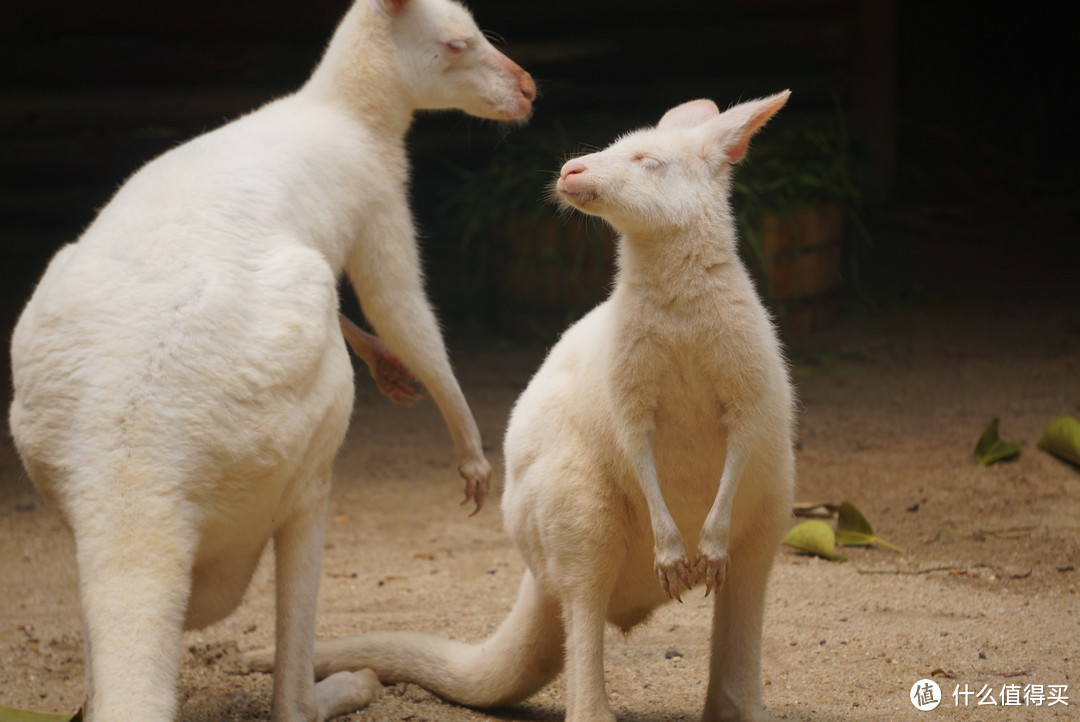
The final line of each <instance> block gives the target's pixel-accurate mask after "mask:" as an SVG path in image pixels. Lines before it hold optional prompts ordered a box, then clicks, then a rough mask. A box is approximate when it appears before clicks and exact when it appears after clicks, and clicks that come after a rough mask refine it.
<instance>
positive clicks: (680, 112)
mask: <svg viewBox="0 0 1080 722" xmlns="http://www.w3.org/2000/svg"><path fill="white" fill-rule="evenodd" d="M718 115H720V109H719V108H717V107H716V103H714V102H712V101H711V100H706V99H704V98H703V99H701V100H691V101H690V102H688V103H683V104H682V105H676V106H675V107H674V108H672V109H671V110H669V111H668V112H666V113H664V117H663V118H661V119H660V122H659V123H657V124H656V127H657V128H662V129H664V130H676V129H683V130H686V129H689V128H696V127H698V126H699V125H701V124H702V123H704V122H705V121H706V120H709V119H710V118H715V117H716V116H718Z"/></svg>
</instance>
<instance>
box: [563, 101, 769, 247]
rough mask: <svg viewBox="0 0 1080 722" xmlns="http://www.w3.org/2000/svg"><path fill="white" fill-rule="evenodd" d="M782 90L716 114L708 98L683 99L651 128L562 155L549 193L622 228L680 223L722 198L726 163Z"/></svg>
mask: <svg viewBox="0 0 1080 722" xmlns="http://www.w3.org/2000/svg"><path fill="white" fill-rule="evenodd" d="M789 95H790V92H789V91H786V90H785V91H784V92H782V93H777V94H776V95H771V96H769V97H766V98H761V99H759V100H752V101H749V102H746V103H742V104H739V105H736V106H734V107H732V108H730V109H729V110H727V111H725V112H723V113H721V112H720V110H719V108H717V107H716V104H715V103H713V102H712V101H711V100H693V101H690V102H689V103H683V104H682V105H679V106H677V107H675V108H672V109H671V110H669V111H668V112H667V113H666V114H665V115H664V117H663V118H661V119H660V122H659V123H658V124H657V125H656V127H653V128H645V129H642V130H638V131H635V132H632V133H629V134H627V135H625V136H623V137H621V138H619V139H618V140H616V141H615V142H614V143H613V144H611V145H610V146H608V147H607V148H605V149H604V150H602V151H600V152H598V153H592V154H590V155H586V156H582V157H580V158H576V159H574V160H570V161H567V162H566V164H565V165H563V167H562V171H561V173H560V175H559V180H558V181H557V182H556V186H555V188H556V192H557V193H558V195H559V196H560V198H561V199H562V201H563V202H564V203H566V204H567V205H570V206H572V207H574V208H577V209H578V210H580V211H582V212H584V213H587V214H589V215H595V216H601V217H603V218H605V219H606V220H607V221H609V222H610V223H611V224H612V225H614V226H615V227H617V228H619V229H620V230H622V231H624V232H634V231H655V230H660V229H664V228H673V227H685V226H686V225H688V224H691V223H693V222H694V219H697V218H700V217H701V216H702V213H703V209H707V208H710V207H712V206H714V205H715V204H717V203H718V202H723V201H724V200H725V199H726V197H727V194H728V192H729V188H730V168H731V165H732V164H733V163H738V162H739V161H741V160H742V159H743V158H744V157H745V156H746V151H747V147H748V146H749V143H750V138H751V136H753V134H754V133H755V132H757V130H758V129H759V128H761V126H763V125H764V124H765V123H766V122H767V121H768V120H769V118H771V117H772V116H773V115H774V114H775V113H776V112H777V111H778V110H780V108H781V107H782V106H783V105H784V103H785V102H787V99H788V96H789Z"/></svg>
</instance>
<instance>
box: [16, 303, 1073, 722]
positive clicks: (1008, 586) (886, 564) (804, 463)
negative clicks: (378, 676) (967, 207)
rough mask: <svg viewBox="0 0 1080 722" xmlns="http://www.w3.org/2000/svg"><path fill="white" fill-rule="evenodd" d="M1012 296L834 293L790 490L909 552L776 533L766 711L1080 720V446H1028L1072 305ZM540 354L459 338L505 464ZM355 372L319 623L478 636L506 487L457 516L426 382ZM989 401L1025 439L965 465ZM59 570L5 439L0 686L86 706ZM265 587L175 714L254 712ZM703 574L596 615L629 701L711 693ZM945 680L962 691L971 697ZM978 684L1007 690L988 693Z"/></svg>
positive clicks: (1067, 407) (268, 581)
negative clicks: (947, 302) (838, 313)
mask: <svg viewBox="0 0 1080 722" xmlns="http://www.w3.org/2000/svg"><path fill="white" fill-rule="evenodd" d="M1001 306H1002V308H1000V309H998V310H997V311H995V312H994V313H995V314H997V320H996V322H995V323H994V324H993V327H992V328H991V327H990V326H989V325H988V321H987V316H986V308H985V307H980V308H978V309H974V308H972V307H970V306H968V307H965V306H963V305H959V306H956V305H954V306H951V307H949V308H944V309H942V308H939V309H936V310H934V311H933V313H929V312H927V311H926V310H923V311H921V312H910V311H896V312H892V313H888V314H885V315H879V316H876V317H873V318H871V317H866V316H854V317H847V318H846V319H843V320H842V321H841V323H840V324H839V325H838V326H837V327H836V328H834V329H833V330H831V331H828V332H825V333H823V334H821V335H819V336H816V337H814V338H813V339H812V340H811V341H808V342H803V343H801V344H798V345H797V347H796V348H795V349H794V351H793V358H794V361H795V363H796V383H797V386H798V394H799V398H800V401H801V405H802V409H801V414H800V421H799V438H800V449H799V454H798V461H799V473H798V485H799V491H798V494H797V496H798V498H799V500H801V501H808V502H809V501H813V502H840V501H842V500H850V501H852V502H853V503H855V504H856V505H857V506H858V507H859V508H860V509H861V510H862V511H863V512H864V513H865V515H866V516H867V517H868V519H869V520H870V522H871V523H872V524H873V525H874V526H875V528H876V531H877V532H878V534H879V535H880V536H881V537H883V538H885V539H888V540H890V541H892V542H893V543H895V544H898V545H900V546H902V547H905V548H906V550H907V553H906V554H904V555H898V554H895V553H892V552H889V551H886V550H882V549H877V548H870V549H849V550H847V551H846V554H847V555H848V557H849V561H848V562H847V563H843V564H838V563H830V562H826V561H822V560H819V559H815V558H809V557H805V556H800V555H799V554H796V553H794V552H793V551H792V550H790V549H786V548H783V549H781V550H780V551H779V552H778V555H777V561H776V565H775V568H774V573H773V576H772V579H771V583H770V590H769V597H768V611H767V619H766V629H765V642H764V651H763V657H764V659H763V669H762V673H763V677H764V681H765V688H764V689H765V703H766V707H767V708H768V710H769V711H771V712H772V713H773V714H775V715H777V716H779V717H781V718H783V719H787V720H886V719H887V720H907V719H933V718H935V716H936V718H939V719H956V720H1026V719H1032V720H1051V719H1054V720H1057V719H1062V720H1064V719H1080V683H1078V679H1080V595H1078V592H1077V587H1078V583H1080V470H1078V469H1077V468H1076V467H1073V466H1070V465H1068V464H1066V463H1063V462H1061V461H1059V460H1057V459H1055V458H1053V457H1051V456H1049V455H1047V454H1045V453H1043V452H1042V451H1040V450H1038V449H1037V448H1036V447H1035V442H1036V440H1037V439H1038V436H1039V433H1040V431H1041V429H1042V428H1043V426H1044V425H1045V424H1046V423H1047V422H1048V421H1049V420H1050V419H1051V418H1052V417H1054V416H1057V415H1061V414H1071V415H1074V416H1080V377H1078V375H1077V371H1078V370H1080V315H1078V314H1077V313H1076V310H1075V308H1073V309H1072V310H1067V309H1066V310H1060V309H1059V310H1054V308H1053V307H1041V306H1037V305H1034V306H1033V305H1017V306H1013V305H1010V304H1005V303H1002V304H1001ZM541 355H542V352H541V351H523V350H515V351H505V352H494V351H483V352H459V353H458V354H457V356H456V359H455V361H456V364H457V366H458V368H459V372H460V374H459V375H460V378H461V380H462V383H463V386H464V388H465V390H466V393H467V395H468V397H469V399H470V401H471V403H472V406H473V409H474V411H475V414H476V417H477V420H478V422H479V424H480V428H481V430H482V432H483V434H484V436H485V439H486V440H487V443H488V447H489V448H488V453H489V456H490V458H491V460H492V462H493V463H494V464H495V465H496V468H497V474H498V476H499V478H501V461H502V460H501V455H500V451H499V446H500V443H501V438H502V431H503V428H504V424H505V421H506V418H507V415H508V412H509V409H510V407H511V404H512V403H513V400H514V398H515V397H516V395H517V394H518V393H519V392H520V390H521V389H522V388H524V385H525V384H526V382H527V380H528V378H529V377H530V375H531V373H532V372H533V370H534V369H535V368H536V366H537V365H538V363H539V361H540V359H541ZM358 379H359V381H358V398H357V403H356V409H355V415H354V419H353V424H352V427H351V430H350V433H349V438H348V440H347V442H346V444H345V447H344V449H343V451H342V454H341V456H340V459H339V463H338V465H337V470H336V487H335V490H334V493H333V500H332V508H331V511H330V519H329V520H328V530H329V531H328V537H327V543H326V555H325V560H324V564H323V567H324V569H323V579H322V586H321V590H320V599H319V634H320V635H335V634H344V633H358V632H363V631H368V630H379V629H413V630H423V631H428V632H434V633H437V634H442V635H447V636H451V637H455V638H458V639H464V640H478V639H481V638H483V637H484V636H485V635H487V634H488V633H489V632H490V631H491V630H492V629H493V628H494V627H495V625H496V624H497V623H498V622H499V621H500V620H501V619H502V618H503V617H504V615H505V614H506V612H507V610H508V609H509V607H510V605H511V603H512V601H513V599H514V596H515V593H516V589H517V585H518V582H519V579H520V576H521V573H522V568H523V564H522V561H521V559H520V558H519V556H518V555H517V553H516V551H515V550H514V549H513V547H512V546H511V544H510V542H509V540H508V538H507V536H506V534H505V532H504V531H503V529H502V527H501V524H500V513H499V507H498V500H497V499H494V500H493V502H492V503H491V504H490V505H489V506H488V507H487V508H485V509H484V511H483V512H482V513H481V514H480V515H479V516H477V517H475V518H469V517H468V516H467V513H466V511H465V510H464V509H462V508H460V507H459V506H458V501H459V494H460V487H459V484H458V479H457V478H456V474H455V472H454V468H453V467H454V462H453V454H452V450H451V445H450V442H449V438H448V434H447V433H446V431H445V429H444V428H443V426H442V424H441V421H440V419H439V417H438V415H437V413H436V411H435V409H434V407H433V405H432V404H431V403H430V402H425V403H424V404H422V405H420V406H418V407H414V408H412V409H402V408H396V407H393V406H391V405H390V404H389V403H388V402H387V401H385V400H384V399H382V398H381V397H380V396H379V395H378V394H377V392H376V391H375V390H374V388H373V386H372V385H371V384H370V383H369V381H368V379H367V378H366V376H359V377H358ZM993 416H1000V417H1001V418H1002V427H1001V428H1002V435H1003V436H1004V437H1005V438H1008V439H1011V440H1015V441H1017V442H1019V443H1020V444H1021V445H1022V447H1023V451H1022V454H1021V455H1020V457H1019V459H1017V460H1016V461H1013V462H1010V463H1003V464H999V465H995V466H992V467H988V468H980V467H979V466H977V465H976V464H975V463H974V461H973V459H972V448H973V445H974V442H975V439H976V438H977V437H978V435H979V433H980V431H981V430H982V428H983V426H984V425H985V424H986V423H987V422H988V421H989V419H990V418H991V417H993ZM74 583H75V582H74V564H73V553H72V543H71V540H70V538H69V535H68V534H67V533H66V531H65V530H64V528H63V527H62V525H61V523H60V521H59V518H58V517H57V515H56V514H55V513H54V512H53V511H52V510H51V509H50V508H49V507H47V506H46V505H44V503H43V502H42V500H41V498H40V496H39V495H38V494H37V492H36V491H35V490H34V488H33V487H32V485H31V484H30V482H29V481H28V479H27V478H26V477H25V474H24V473H23V472H22V471H21V468H20V467H19V464H18V461H17V459H16V458H15V456H14V454H13V452H12V450H11V447H10V442H4V443H3V444H0V706H2V705H9V706H17V707H24V708H33V709H38V710H43V711H55V712H62V711H69V710H74V709H75V708H77V707H78V706H79V704H80V700H81V696H82V661H81V653H82V643H81V639H80V637H81V635H80V628H79V620H78V606H77V600H76V596H75V592H74V588H75V587H74ZM272 585H273V578H272V569H271V566H270V565H269V564H267V563H266V560H265V559H264V562H263V564H262V565H261V566H260V568H259V571H258V572H257V573H256V576H255V579H254V581H253V582H252V584H251V587H250V589H249V591H248V594H247V596H246V598H245V600H244V602H243V604H242V605H241V607H240V608H239V609H238V610H237V612H236V613H235V614H234V615H233V616H232V617H230V618H229V619H227V620H226V621H224V622H222V623H219V624H217V625H215V626H213V627H211V628H209V629H206V630H203V631H199V632H192V633H189V634H187V635H186V636H185V641H184V650H183V671H182V679H181V683H180V688H181V696H182V719H184V720H189V721H191V722H196V721H201V720H207V721H209V720H265V719H268V715H269V694H270V678H269V676H267V675H263V674H252V675H244V674H242V673H241V669H240V666H239V652H240V651H242V650H247V649H251V648H254V647H259V646H264V645H266V644H268V643H269V642H270V640H271V637H272V629H273V609H272ZM701 594H702V593H701V592H700V591H695V592H693V593H691V594H690V595H688V597H687V598H686V603H685V604H682V605H676V604H671V605H668V606H666V607H664V608H662V609H660V610H659V611H658V612H657V613H656V615H655V616H654V618H653V619H652V620H651V621H650V622H649V623H648V624H646V625H644V626H643V627H641V628H639V629H638V630H636V631H634V632H633V633H632V634H631V635H630V636H629V637H626V638H624V637H623V636H621V635H620V634H618V633H616V632H614V631H611V632H610V633H609V637H608V646H607V682H608V692H609V694H610V697H611V700H612V703H613V705H614V707H615V710H616V713H617V715H618V717H619V719H620V720H626V721H628V722H629V721H634V722H661V721H667V720H690V719H696V718H698V717H699V716H700V713H701V710H702V707H703V698H704V690H705V684H706V670H707V664H708V659H707V645H708V629H709V618H710V610H711V604H710V603H709V602H708V601H706V600H704V599H702V596H701ZM923 678H932V679H934V680H935V681H936V682H937V683H938V684H939V685H940V686H941V689H942V692H943V695H944V697H945V699H944V701H943V702H942V705H941V707H939V708H938V709H937V710H935V711H934V712H919V711H917V710H915V708H914V707H913V706H912V704H911V703H910V702H909V700H908V694H909V690H910V688H911V687H912V685H913V684H914V683H915V682H916V681H917V680H920V679H923ZM1028 685H1036V686H1037V685H1041V686H1042V687H1043V688H1044V690H1046V691H1049V688H1050V686H1051V685H1067V689H1066V690H1064V694H1065V695H1066V696H1067V697H1068V700H1067V701H1068V706H1066V705H1065V704H1062V703H1060V702H1059V703H1058V704H1055V705H1053V706H1049V705H1050V703H1051V701H1053V700H1052V699H1051V698H1050V697H1049V695H1048V696H1047V698H1046V699H1045V700H1044V701H1043V704H1042V706H1038V707H1037V706H1035V705H1034V703H1033V702H1032V701H1030V700H1029V702H1028V704H1026V705H1025V704H1024V702H1023V700H1022V699H1021V701H1020V704H1019V706H1017V705H1004V704H1003V702H1005V701H1011V700H1009V699H1008V695H1009V694H1011V693H1012V692H1013V691H1015V690H1016V689H1017V688H1021V689H1022V688H1024V687H1027V686H1028ZM1014 686H1015V687H1014ZM563 690H564V686H563V682H562V680H561V678H560V679H559V680H557V681H556V682H555V683H553V684H552V685H551V686H549V687H548V688H546V689H544V690H543V691H541V692H540V693H539V694H537V695H535V696H534V697H532V698H531V699H529V700H527V701H526V702H525V703H523V704H521V705H519V706H516V707H513V708H511V709H507V710H499V711H497V712H494V713H488V712H480V711H473V710H468V709H463V708H460V707H456V706H454V705H450V704H447V703H445V702H443V701H441V700H439V699H437V698H435V697H434V696H432V695H430V694H428V693H427V692H425V691H423V690H421V689H419V688H416V687H414V686H410V685H401V686H396V687H389V688H387V689H386V690H385V691H384V693H383V694H382V696H381V697H380V698H379V699H378V700H377V701H376V702H375V703H374V704H372V705H371V706H370V707H369V708H367V709H365V710H363V711H361V712H358V713H356V714H353V715H350V716H348V717H346V718H344V719H347V720H352V721H353V722H358V721H360V720H558V719H561V718H562V713H563V709H564V708H563ZM954 690H955V691H959V692H960V693H962V692H964V691H965V690H969V691H971V692H973V693H975V694H973V695H972V696H970V697H968V698H967V701H966V705H965V698H964V697H963V696H962V695H961V696H959V697H955V698H954V696H953V693H954ZM980 692H983V695H982V698H981V699H982V701H984V702H986V701H987V700H988V699H989V698H988V697H987V696H986V694H985V693H986V692H991V693H992V695H993V701H994V702H996V703H997V704H996V705H995V706H992V707H991V706H988V705H986V704H984V705H979V704H978V702H979V701H980V696H979V694H978V693H980ZM1003 695H1004V696H1003ZM957 701H959V703H960V704H959V706H958V705H957Z"/></svg>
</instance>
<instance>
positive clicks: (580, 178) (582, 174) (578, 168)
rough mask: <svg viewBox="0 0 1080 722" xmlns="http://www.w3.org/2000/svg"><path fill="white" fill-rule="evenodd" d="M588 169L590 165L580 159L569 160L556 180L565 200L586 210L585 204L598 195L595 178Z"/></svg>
mask: <svg viewBox="0 0 1080 722" xmlns="http://www.w3.org/2000/svg"><path fill="white" fill-rule="evenodd" d="M588 170H589V167H588V166H587V165H585V164H584V163H582V162H581V161H580V160H571V161H567V162H566V163H565V164H564V165H563V167H562V170H561V171H560V172H559V180H558V181H556V182H555V190H556V191H558V193H559V195H560V196H562V197H563V200H565V201H566V202H568V203H570V204H571V205H572V206H574V207H576V208H578V209H580V210H585V208H584V206H585V205H586V204H587V203H589V201H592V200H594V199H595V198H596V196H597V195H598V193H597V190H596V183H595V178H593V176H592V175H590V174H589V173H588Z"/></svg>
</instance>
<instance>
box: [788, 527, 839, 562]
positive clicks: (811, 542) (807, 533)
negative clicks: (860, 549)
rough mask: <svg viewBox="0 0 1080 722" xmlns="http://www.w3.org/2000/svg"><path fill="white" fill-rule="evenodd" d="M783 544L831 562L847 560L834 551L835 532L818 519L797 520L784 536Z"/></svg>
mask: <svg viewBox="0 0 1080 722" xmlns="http://www.w3.org/2000/svg"><path fill="white" fill-rule="evenodd" d="M784 544H787V545H788V546H789V547H794V548H796V549H798V550H799V551H803V552H806V553H807V554H813V555H815V556H819V557H821V558H823V559H828V560H829V561H833V562H843V561H847V558H846V557H842V556H840V555H839V554H837V553H836V552H835V549H836V534H835V533H834V532H833V529H832V527H831V526H829V525H828V524H826V523H825V522H823V521H821V520H820V519H810V520H809V521H804V522H799V523H798V524H796V525H795V526H794V527H792V528H791V531H789V532H788V533H787V536H785V537H784Z"/></svg>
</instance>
